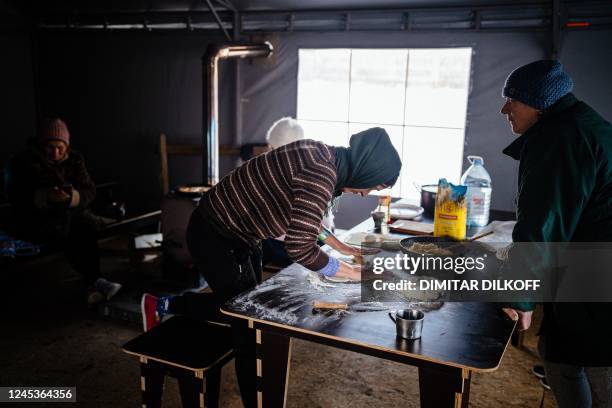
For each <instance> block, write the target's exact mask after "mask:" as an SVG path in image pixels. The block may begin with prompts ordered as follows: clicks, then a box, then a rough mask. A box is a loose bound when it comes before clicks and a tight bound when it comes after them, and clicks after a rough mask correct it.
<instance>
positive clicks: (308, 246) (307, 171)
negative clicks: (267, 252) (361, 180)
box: [198, 139, 336, 270]
mask: <svg viewBox="0 0 612 408" xmlns="http://www.w3.org/2000/svg"><path fill="white" fill-rule="evenodd" d="M335 162H336V156H335V150H334V148H333V147H331V146H327V145H326V144H324V143H321V142H316V141H314V140H308V139H307V140H300V141H297V142H294V143H290V144H288V145H285V146H282V147H280V148H278V149H275V150H272V151H270V152H268V153H265V154H263V155H260V156H257V157H255V158H253V159H251V160H249V161H247V162H246V163H244V164H243V165H242V166H241V167H239V168H237V169H235V170H234V171H232V172H231V173H230V174H228V175H227V176H225V177H224V178H223V179H222V180H221V181H220V182H219V183H218V184H217V185H215V186H214V187H213V188H212V189H211V190H210V191H209V192H208V194H206V195H205V196H204V197H203V198H202V200H201V201H200V204H199V208H198V210H200V211H202V212H203V213H204V214H209V215H208V216H212V217H214V218H215V220H214V221H216V222H217V223H218V224H220V225H223V226H224V227H225V228H226V229H227V230H228V231H229V232H230V233H231V234H232V235H235V236H236V237H238V238H240V239H241V240H243V241H245V242H246V243H247V244H250V245H253V244H255V243H257V242H258V241H259V240H261V239H265V238H272V237H278V236H281V235H283V234H286V236H285V247H286V249H287V253H288V255H289V257H290V258H291V259H292V260H293V261H294V262H297V263H299V264H301V265H303V266H305V267H306V268H308V269H310V270H319V269H321V268H323V267H325V265H327V263H328V261H329V257H328V256H327V255H326V254H325V253H324V252H323V251H321V250H320V249H319V246H318V245H317V235H318V234H319V230H320V228H321V220H322V218H323V214H324V212H325V209H326V208H327V206H328V204H329V202H330V200H331V198H332V193H333V191H334V187H335V185H336V164H335ZM200 207H202V208H200Z"/></svg>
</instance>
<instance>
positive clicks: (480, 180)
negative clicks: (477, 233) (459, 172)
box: [461, 156, 493, 227]
mask: <svg viewBox="0 0 612 408" xmlns="http://www.w3.org/2000/svg"><path fill="white" fill-rule="evenodd" d="M467 159H468V161H469V162H470V164H471V166H470V167H469V168H468V169H467V170H466V171H465V173H463V176H462V177H461V184H463V185H465V186H467V188H468V189H467V194H466V199H467V204H468V205H467V224H468V226H474V227H484V226H485V225H487V224H488V223H489V210H490V208H491V192H492V191H493V188H492V187H491V176H489V173H488V172H487V170H486V169H485V168H484V160H483V158H482V157H480V156H468V157H467Z"/></svg>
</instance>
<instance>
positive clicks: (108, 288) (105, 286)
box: [94, 278, 121, 300]
mask: <svg viewBox="0 0 612 408" xmlns="http://www.w3.org/2000/svg"><path fill="white" fill-rule="evenodd" d="M94 289H95V290H96V291H98V292H100V293H102V294H103V295H104V297H105V298H106V300H110V298H112V297H113V296H115V295H116V294H117V292H119V290H121V284H120V283H117V282H111V281H109V280H106V279H104V278H98V279H96V281H95V282H94Z"/></svg>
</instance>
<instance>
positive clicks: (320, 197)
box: [285, 160, 336, 271]
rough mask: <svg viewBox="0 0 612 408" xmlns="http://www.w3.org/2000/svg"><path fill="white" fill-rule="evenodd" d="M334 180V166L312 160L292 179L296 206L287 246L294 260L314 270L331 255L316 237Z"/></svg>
mask: <svg viewBox="0 0 612 408" xmlns="http://www.w3.org/2000/svg"><path fill="white" fill-rule="evenodd" d="M335 179H336V169H335V167H334V165H333V164H331V163H330V162H329V161H327V162H321V161H318V160H309V165H308V166H305V167H304V168H303V170H302V171H301V172H300V174H296V175H295V177H294V178H293V193H294V195H293V203H292V204H293V205H292V209H291V217H290V223H289V227H288V229H287V235H286V238H285V247H286V249H287V254H288V255H289V257H290V258H291V260H293V261H294V262H297V263H299V264H301V265H303V266H304V267H306V268H308V269H310V270H313V271H317V270H319V269H322V268H324V267H325V265H327V263H328V262H329V256H328V255H327V254H326V253H325V252H323V251H322V250H321V249H320V248H319V246H318V245H317V236H318V235H319V231H320V229H321V220H322V219H323V214H324V212H325V209H326V208H327V206H328V204H329V202H330V200H331V198H332V192H333V190H334V186H335Z"/></svg>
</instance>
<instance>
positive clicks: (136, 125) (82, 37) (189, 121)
mask: <svg viewBox="0 0 612 408" xmlns="http://www.w3.org/2000/svg"><path fill="white" fill-rule="evenodd" d="M40 37H41V40H40V42H41V46H40V85H41V95H42V97H41V99H42V100H41V111H42V112H43V114H45V115H56V116H61V117H63V118H66V121H67V123H68V126H69V128H70V130H71V133H72V138H73V141H74V142H73V144H74V146H75V148H76V149H78V150H80V151H81V153H83V154H84V156H85V158H86V160H87V164H88V167H89V168H90V169H91V172H92V174H93V176H94V177H95V179H96V180H97V181H100V182H102V181H111V180H114V181H118V182H120V184H121V185H123V186H129V191H127V192H125V193H126V194H127V201H128V206H130V207H131V208H132V209H143V210H144V209H153V208H156V207H157V208H159V207H158V203H159V198H160V196H161V187H160V183H159V169H160V166H159V156H158V154H157V148H158V140H159V134H160V132H163V133H165V134H166V135H167V137H168V142H169V143H175V144H176V143H181V144H182V143H187V144H201V143H202V92H203V91H202V63H201V57H202V55H203V54H204V52H205V50H206V47H207V45H208V43H210V42H211V41H221V38H220V37H213V38H211V37H210V36H208V37H207V36H203V35H201V34H200V35H198V34H190V33H177V32H163V33H146V32H134V31H131V32H95V33H87V32H82V31H81V32H77V33H57V32H55V33H52V32H41V33H40ZM222 64H226V63H222ZM224 68H230V69H222V75H221V78H220V84H221V88H220V89H221V101H220V103H221V121H222V122H221V126H220V129H221V140H222V142H224V141H225V140H232V137H233V131H234V129H233V123H232V122H228V123H226V122H225V121H226V120H227V118H228V117H229V115H226V114H225V113H226V112H228V111H231V109H230V108H231V101H232V99H231V98H232V95H233V93H232V91H231V89H232V82H231V80H230V79H231V77H230V78H228V77H227V76H226V75H223V73H225V72H232V70H231V67H224ZM220 165H221V172H222V174H225V173H226V172H227V171H228V170H229V169H230V168H232V167H233V166H234V165H235V161H232V160H228V159H227V158H222V159H221V162H220ZM201 166H202V161H201V159H199V158H197V157H193V156H192V157H181V158H176V159H174V160H173V159H172V158H171V159H170V181H171V184H179V183H190V182H191V183H193V182H200V181H201V178H202V167H201Z"/></svg>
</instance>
